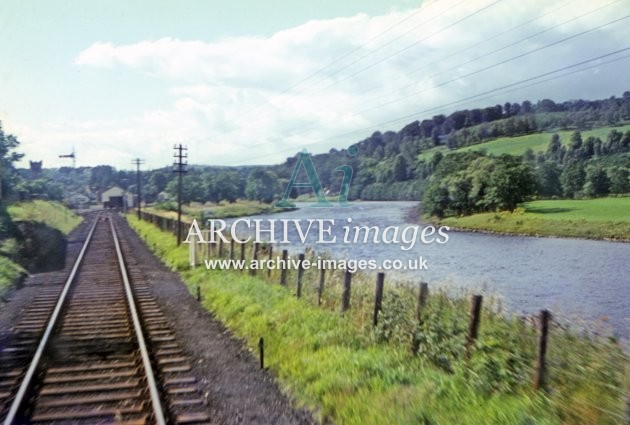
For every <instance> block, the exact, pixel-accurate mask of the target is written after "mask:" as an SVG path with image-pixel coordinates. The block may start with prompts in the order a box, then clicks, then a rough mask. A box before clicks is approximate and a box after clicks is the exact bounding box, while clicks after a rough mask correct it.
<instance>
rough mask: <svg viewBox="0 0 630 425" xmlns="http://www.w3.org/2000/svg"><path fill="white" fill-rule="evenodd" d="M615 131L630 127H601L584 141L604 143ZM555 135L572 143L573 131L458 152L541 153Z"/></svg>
mask: <svg viewBox="0 0 630 425" xmlns="http://www.w3.org/2000/svg"><path fill="white" fill-rule="evenodd" d="M613 129H615V130H617V131H621V132H626V131H628V130H630V125H626V126H622V127H601V128H596V129H593V130H586V131H582V132H581V133H582V140H586V138H588V137H590V136H593V137H599V138H600V139H601V140H602V141H605V140H606V137H607V136H608V133H610V131H611V130H613ZM554 133H558V135H559V136H560V140H561V141H562V144H564V145H566V144H568V143H569V141H570V138H571V134H573V130H570V131H554V132H545V133H535V134H528V135H526V136H518V137H501V138H499V139H496V140H492V141H490V142H485V143H480V144H478V145H472V146H467V147H465V148H461V149H458V150H457V151H458V152H465V151H472V150H475V151H477V150H485V151H486V152H487V153H488V154H491V155H501V154H504V153H507V154H510V155H522V154H524V153H525V151H527V149H531V150H533V151H534V153H536V152H539V151H545V150H547V146H548V145H549V141H550V140H551V136H552V135H553V134H554Z"/></svg>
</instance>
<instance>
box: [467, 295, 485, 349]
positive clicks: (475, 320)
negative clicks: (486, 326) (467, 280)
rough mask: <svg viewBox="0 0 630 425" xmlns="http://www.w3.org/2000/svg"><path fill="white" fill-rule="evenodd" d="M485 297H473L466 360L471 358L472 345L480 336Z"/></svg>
mask: <svg viewBox="0 0 630 425" xmlns="http://www.w3.org/2000/svg"><path fill="white" fill-rule="evenodd" d="M482 301H483V296H481V295H473V296H472V305H471V306H470V322H469V324H468V336H467V337H466V358H467V359H468V358H470V354H471V350H472V345H473V344H474V342H475V340H476V339H477V336H478V334H479V322H480V320H481V303H482Z"/></svg>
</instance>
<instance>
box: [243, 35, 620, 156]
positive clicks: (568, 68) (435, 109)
mask: <svg viewBox="0 0 630 425" xmlns="http://www.w3.org/2000/svg"><path fill="white" fill-rule="evenodd" d="M629 50H630V47H625V48H623V49H619V50H615V51H613V52H609V53H606V54H603V55H600V56H597V57H594V58H591V59H588V60H584V61H580V62H577V63H574V64H572V65H568V66H564V67H561V68H558V69H555V70H552V71H548V72H544V73H542V74H538V75H535V76H532V77H529V78H526V79H523V80H520V81H517V82H514V83H510V84H506V85H504V86H501V87H497V88H494V89H491V90H487V91H484V92H482V93H478V94H475V95H472V96H468V97H465V98H462V99H459V100H456V101H453V102H448V103H445V104H442V105H439V106H435V107H432V108H428V109H425V110H422V111H416V112H414V113H413V114H408V115H404V116H402V117H398V118H394V119H391V120H387V121H383V122H380V123H378V124H375V125H372V126H369V127H364V128H362V129H359V130H353V131H350V132H346V133H342V134H338V135H335V136H332V137H326V138H324V139H321V140H318V141H315V142H311V143H307V144H305V145H303V146H311V145H316V144H320V143H323V142H326V141H329V140H333V139H336V138H341V137H349V136H353V135H355V134H357V133H364V132H366V131H369V130H371V129H374V128H377V129H378V128H382V127H384V126H386V125H390V124H394V123H397V122H400V121H406V120H409V119H412V118H414V117H416V116H418V115H421V114H426V113H429V112H432V111H438V110H443V109H444V108H447V107H451V106H454V105H457V104H460V103H465V102H468V101H470V100H479V99H480V98H482V97H484V96H488V95H489V94H496V93H497V92H499V91H503V90H505V89H508V88H513V87H515V86H518V85H521V84H524V83H527V82H531V81H535V80H537V79H541V78H544V77H548V76H551V75H553V74H557V73H560V72H563V71H567V70H570V69H572V68H576V67H579V66H582V65H585V64H588V63H591V62H595V61H598V60H601V59H605V58H608V57H610V56H613V55H616V54H619V53H622V52H626V51H629ZM627 58H630V55H627V56H623V57H620V58H617V59H614V60H609V61H607V62H605V63H599V64H595V65H592V66H590V67H586V68H584V69H579V70H576V71H574V72H570V73H566V74H564V75H559V76H555V77H552V78H548V79H547V80H544V81H540V82H537V83H535V84H540V83H542V82H547V81H551V80H555V79H558V78H562V77H566V76H568V75H572V74H575V73H577V72H582V71H584V70H587V69H591V68H595V67H597V66H603V65H605V64H609V63H612V62H616V61H619V60H622V59H627ZM535 84H531V85H529V86H533V85H535ZM529 86H527V87H529ZM522 88H523V87H518V89H522ZM293 151H295V148H288V149H283V150H280V151H276V152H273V153H270V154H266V155H259V156H257V157H256V158H248V159H245V162H247V161H249V160H253V159H258V158H265V157H269V156H272V155H277V154H279V153H284V152H293ZM231 165H237V164H231Z"/></svg>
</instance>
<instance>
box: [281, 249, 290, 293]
mask: <svg viewBox="0 0 630 425" xmlns="http://www.w3.org/2000/svg"><path fill="white" fill-rule="evenodd" d="M288 256H289V251H287V250H286V249H283V250H282V269H281V270H280V285H283V286H284V285H286V284H287V264H286V263H287V257H288Z"/></svg>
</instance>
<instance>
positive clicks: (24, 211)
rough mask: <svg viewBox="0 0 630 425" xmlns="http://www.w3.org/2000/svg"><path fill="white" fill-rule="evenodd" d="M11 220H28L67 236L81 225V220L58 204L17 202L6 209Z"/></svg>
mask: <svg viewBox="0 0 630 425" xmlns="http://www.w3.org/2000/svg"><path fill="white" fill-rule="evenodd" d="M7 211H8V212H9V216H11V220H13V221H20V220H30V221H38V222H40V223H45V224H46V225H48V226H49V227H52V228H54V229H57V230H59V231H60V232H62V233H63V234H65V235H67V234H68V233H70V231H71V230H72V229H74V228H75V227H76V226H78V225H79V223H81V220H82V218H81V217H80V216H78V215H76V214H74V213H73V212H72V211H70V210H69V209H68V208H66V207H65V206H63V205H61V204H60V203H58V202H50V201H27V202H17V203H15V204H11V205H9V207H8V208H7Z"/></svg>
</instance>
